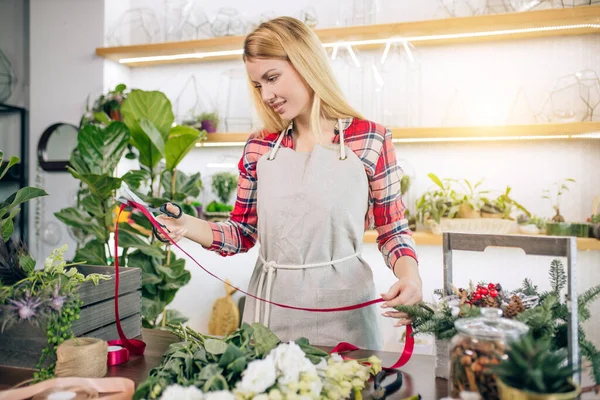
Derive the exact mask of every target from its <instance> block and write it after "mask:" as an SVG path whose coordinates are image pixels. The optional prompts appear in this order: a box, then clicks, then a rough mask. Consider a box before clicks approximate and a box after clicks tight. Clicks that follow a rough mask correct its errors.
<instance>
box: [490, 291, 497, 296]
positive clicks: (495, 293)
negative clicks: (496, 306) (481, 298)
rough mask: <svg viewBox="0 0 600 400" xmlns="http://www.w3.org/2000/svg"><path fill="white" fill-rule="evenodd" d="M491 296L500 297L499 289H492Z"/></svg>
mask: <svg viewBox="0 0 600 400" xmlns="http://www.w3.org/2000/svg"><path fill="white" fill-rule="evenodd" d="M490 296H492V297H498V291H497V290H495V289H492V290H490Z"/></svg>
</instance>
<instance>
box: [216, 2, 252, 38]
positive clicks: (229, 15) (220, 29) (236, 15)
mask: <svg viewBox="0 0 600 400" xmlns="http://www.w3.org/2000/svg"><path fill="white" fill-rule="evenodd" d="M211 28H212V32H213V34H214V35H215V36H241V35H243V34H244V30H245V24H244V20H243V19H242V16H241V14H240V12H239V11H238V10H236V9H235V8H227V7H223V8H221V9H220V10H219V12H218V13H217V16H216V17H215V19H214V21H213V23H212V27H211Z"/></svg>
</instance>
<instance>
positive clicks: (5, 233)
mask: <svg viewBox="0 0 600 400" xmlns="http://www.w3.org/2000/svg"><path fill="white" fill-rule="evenodd" d="M0 224H2V239H4V241H5V242H7V241H8V239H10V237H11V236H12V234H13V232H14V231H15V226H14V224H13V221H12V219H5V220H4V221H0Z"/></svg>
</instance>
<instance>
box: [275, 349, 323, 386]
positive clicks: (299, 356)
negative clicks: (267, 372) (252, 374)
mask: <svg viewBox="0 0 600 400" xmlns="http://www.w3.org/2000/svg"><path fill="white" fill-rule="evenodd" d="M271 354H272V355H273V357H274V359H275V366H276V367H277V369H278V370H279V371H281V374H282V375H283V376H282V377H281V378H279V383H281V384H284V385H285V384H288V383H290V382H297V381H298V380H299V377H300V373H302V372H307V373H311V374H313V373H314V374H316V372H317V369H316V367H315V366H314V364H313V363H312V362H311V361H310V360H309V359H308V358H306V354H305V353H304V351H303V350H302V349H301V348H300V346H298V345H297V344H296V343H294V342H289V343H283V344H280V345H279V346H277V347H276V348H275V349H274V350H273V351H272V352H271Z"/></svg>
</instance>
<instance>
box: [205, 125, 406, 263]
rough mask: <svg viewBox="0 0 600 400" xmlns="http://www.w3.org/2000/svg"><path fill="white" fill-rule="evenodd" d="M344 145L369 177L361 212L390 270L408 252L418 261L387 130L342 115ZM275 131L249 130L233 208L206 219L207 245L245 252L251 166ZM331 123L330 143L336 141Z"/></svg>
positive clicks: (250, 227) (225, 252)
mask: <svg viewBox="0 0 600 400" xmlns="http://www.w3.org/2000/svg"><path fill="white" fill-rule="evenodd" d="M342 124H343V125H344V143H345V144H346V146H348V147H349V148H350V149H351V150H352V151H354V153H355V154H356V155H357V156H358V158H359V159H360V160H362V162H363V164H364V166H365V172H366V174H367V177H368V180H369V209H368V212H367V215H365V229H370V228H372V227H374V228H375V229H376V230H377V233H378V236H377V244H378V248H379V250H380V251H381V253H382V254H383V258H384V259H385V262H386V265H387V266H388V267H390V268H392V269H393V267H394V264H395V263H396V261H397V260H398V258H400V257H402V256H410V257H413V258H414V259H415V260H417V255H416V251H415V242H414V240H413V238H412V233H411V231H410V230H409V229H408V221H407V220H406V219H405V218H404V209H405V207H404V203H403V202H402V198H401V196H400V179H401V177H402V170H401V168H400V167H399V166H398V165H397V164H396V152H395V149H394V145H393V144H392V134H391V131H390V130H389V129H386V128H385V127H383V126H381V125H379V124H376V123H374V122H371V121H365V120H360V119H353V118H348V119H343V120H342ZM278 137H279V133H270V134H269V133H268V134H266V135H264V137H263V138H259V136H258V135H256V134H253V135H251V136H250V138H249V139H248V142H247V143H246V146H245V147H244V153H243V155H242V158H241V160H240V162H239V165H238V168H239V171H240V177H239V181H238V188H237V199H236V202H235V207H234V209H233V211H232V212H231V215H230V217H229V220H227V221H225V222H209V224H210V226H211V228H212V231H213V244H212V245H211V246H210V247H209V248H208V249H209V250H213V251H216V252H218V253H219V254H221V255H222V256H230V255H233V254H237V253H244V252H247V251H248V250H249V249H250V248H251V247H252V246H254V244H255V243H256V239H257V236H258V233H257V229H256V226H257V222H258V216H257V212H256V189H257V185H258V177H257V173H256V164H257V163H258V160H259V159H260V157H262V156H263V155H265V154H266V153H268V152H269V151H270V150H271V148H272V147H274V146H275V142H276V141H277V138H278ZM339 141H340V139H339V131H338V127H337V125H336V128H335V137H334V139H333V143H339ZM281 146H283V147H289V148H293V147H294V141H293V138H292V125H291V124H290V126H289V127H288V129H287V133H286V137H284V138H283V139H282V141H281Z"/></svg>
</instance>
